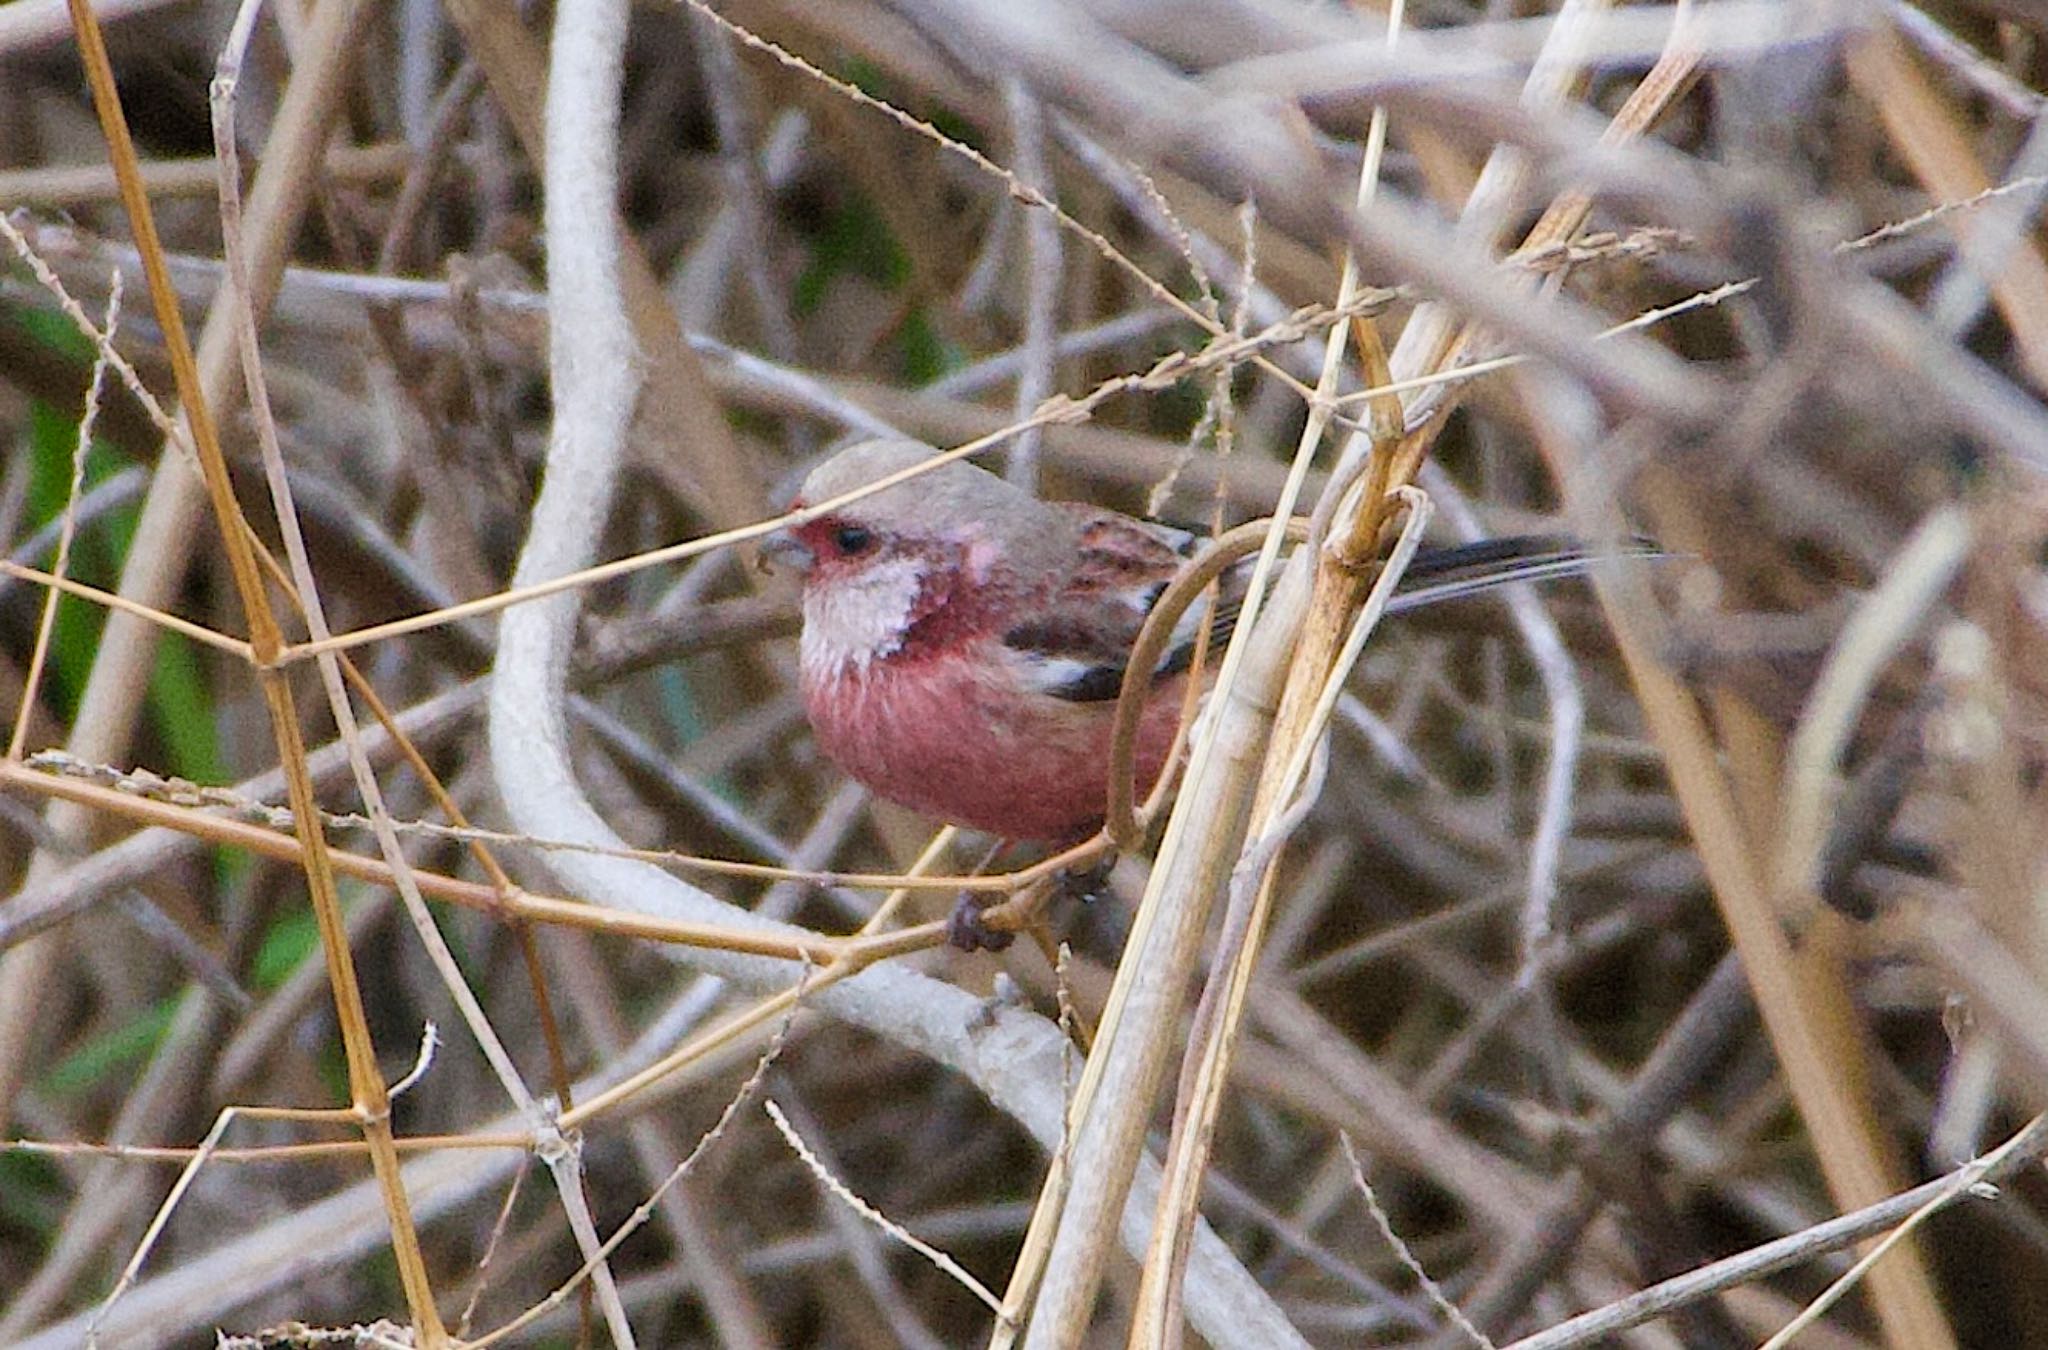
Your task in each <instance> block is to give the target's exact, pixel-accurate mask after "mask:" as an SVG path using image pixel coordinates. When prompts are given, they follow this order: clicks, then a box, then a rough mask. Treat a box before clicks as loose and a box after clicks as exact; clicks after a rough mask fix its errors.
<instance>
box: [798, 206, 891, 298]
mask: <svg viewBox="0 0 2048 1350" xmlns="http://www.w3.org/2000/svg"><path fill="white" fill-rule="evenodd" d="M846 274H851V275H854V276H859V277H864V278H866V279H867V280H868V281H871V282H873V283H874V284H875V285H877V286H880V287H881V288H882V289H883V290H885V291H893V290H898V289H900V288H901V287H902V285H903V284H904V282H906V281H908V280H909V279H910V259H909V258H908V257H907V256H905V254H904V252H903V249H902V246H901V245H899V244H898V243H897V242H896V238H895V236H894V235H892V234H890V233H889V226H888V223H887V222H885V221H884V220H883V219H882V213H881V212H879V211H877V210H876V209H875V208H874V207H873V206H872V205H871V204H870V203H869V202H868V200H867V198H865V197H862V196H860V195H858V194H855V195H852V196H849V197H848V198H847V199H846V200H845V201H844V202H842V203H841V204H840V205H839V206H838V207H836V208H835V209H833V210H832V211H831V212H830V213H828V214H827V215H826V216H825V218H824V220H823V222H822V223H821V226H820V228H819V230H818V232H817V234H815V235H813V236H812V238H811V260H810V262H809V263H808V264H807V265H806V266H805V267H804V270H803V271H802V273H800V274H799V275H798V277H797V279H796V292H795V295H794V296H793V297H792V298H793V299H794V301H795V304H796V312H797V314H798V315H805V314H810V313H812V312H814V311H815V310H816V309H817V308H818V305H819V304H820V302H822V301H823V300H824V298H825V292H826V289H827V288H828V287H829V286H830V285H831V284H832V282H833V280H834V279H835V278H837V277H839V276H842V275H846Z"/></svg>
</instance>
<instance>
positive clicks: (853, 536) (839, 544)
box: [832, 525, 875, 557]
mask: <svg viewBox="0 0 2048 1350" xmlns="http://www.w3.org/2000/svg"><path fill="white" fill-rule="evenodd" d="M874 542H875V536H874V534H873V532H872V531H869V530H866V529H863V528H862V527H861V526H859V525H841V526H840V527H839V529H838V530H837V531H836V532H835V533H834V534H833V536H832V543H833V546H834V547H836V548H837V549H838V550H839V551H840V552H841V553H843V554H846V555H847V556H849V557H850V556H852V555H853V554H856V553H865V552H867V549H868V546H869V545H870V544H872V543H874Z"/></svg>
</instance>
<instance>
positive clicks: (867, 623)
mask: <svg viewBox="0 0 2048 1350" xmlns="http://www.w3.org/2000/svg"><path fill="white" fill-rule="evenodd" d="M924 571H925V563H924V562H923V561H922V560H920V559H917V558H889V559H885V560H883V561H880V562H876V563H873V564H871V565H869V566H867V567H864V568H862V569H860V571H859V572H857V573H855V574H854V575H852V576H846V577H839V578H836V579H835V580H834V581H832V582H831V583H830V584H828V585H824V586H809V587H806V588H805V589H804V635H803V642H802V647H801V650H802V653H803V663H804V666H805V668H806V669H809V670H815V671H819V672H829V671H835V670H840V669H843V668H844V667H846V666H849V665H851V666H855V667H863V668H864V667H865V666H866V665H867V664H868V663H869V662H870V661H874V660H877V659H879V658H881V657H884V656H887V655H889V654H890V653H891V652H893V651H895V650H897V649H898V648H899V647H901V646H902V645H903V638H904V634H905V633H906V632H907V631H908V630H909V627H910V611H911V609H912V608H913V607H914V606H915V605H916V604H917V597H918V593H919V592H920V591H922V590H923V589H924Z"/></svg>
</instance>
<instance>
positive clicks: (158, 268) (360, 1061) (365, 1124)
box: [71, 0, 447, 1350]
mask: <svg viewBox="0 0 2048 1350" xmlns="http://www.w3.org/2000/svg"><path fill="white" fill-rule="evenodd" d="M71 13H72V21H73V22H74V24H76V26H77V31H78V41H79V48H80V53H81V55H82V57H83V58H84V61H85V68H86V75H87V78H88V80H89V82H90V83H91V85H92V92H93V104H94V107H95V108H96V109H97V111H98V113H99V117H100V128H101V131H102V132H103V134H104V135H105V136H106V139H107V144H108V149H109V151H110V153H111V155H112V157H113V161H114V170H115V173H116V174H117V175H118V176H119V178H120V180H121V197H122V202H123V204H124V205H125V206H126V208H127V212H128V219H129V224H130V227H131V228H132V229H133V230H134V232H135V240H136V246H137V248H138V249H139V251H140V252H141V255H142V262H143V267H144V269H145V270H146V272H147V273H148V275H149V278H150V294H151V297H152V299H153V300H154V301H155V304H156V312H157V322H158V323H159V324H160V325H161V326H162V328H163V332H164V340H165V344H166V346H167V347H168V349H169V352H170V357H171V367H172V372H173V374H174V375H175V377H176V380H177V386H178V395H179V402H180V404H181V406H182V408H183V412H184V416H185V421H186V425H187V426H188V427H189V428H190V429H191V432H192V444H193V450H194V452H195V453H196V454H197V455H198V457H199V468H200V473H201V476H202V478H203V480H204V483H205V488H206V495H207V498H208V499H209V501H210V503H211V506H212V509H213V514H214V518H215V521H216V524H217V525H218V527H219V529H220V534H221V541H222V544H223V546H224V547H225V549H226V550H227V556H228V564H229V571H230V572H231V573H232V575H233V577H234V581H235V589H236V591H237V593H238V594H239V596H240V598H241V602H242V608H243V610H244V612H245V614H246V615H247V618H248V623H249V645H250V653H251V658H252V660H253V662H254V663H255V665H256V668H257V679H258V682H259V684H260V686H261V688H262V692H263V701H264V705H265V707H266V709H267V710H268V712H269V714H270V720H271V728H272V732H273V734H274V735H275V736H276V739H277V749H278V762H279V763H280V765H282V767H283V769H284V774H285V789H286V796H287V798H288V799H289V801H290V803H291V807H292V810H293V814H294V816H295V818H296V823H297V831H298V839H299V848H300V857H299V862H300V865H301V867H302V868H303V869H304V871H305V876H306V886H307V891H308V894H309V897H310V900H311V903H312V908H313V916H314V921H315V923H316V924H317V925H318V927H319V930H320V938H321V945H322V948H323V949H324V951H325V954H326V960H327V974H328V982H329V984H330V986H331V987H332V989H333V991H334V1004H335V1015H336V1018H337V1021H338V1022H339V1025H340V1030H341V1038H342V1047H343V1051H344V1055H345V1057H346V1060H347V1064H348V1078H349V1096H350V1107H351V1110H352V1111H353V1112H354V1114H355V1116H356V1118H357V1121H358V1124H359V1126H360V1128H361V1129H362V1131H363V1137H364V1139H365V1140H366V1141H367V1142H368V1143H369V1146H370V1161H371V1166H372V1169H373V1170H374V1171H375V1173H376V1176H377V1180H378V1184H379V1186H380V1188H381V1190H382V1193H383V1199H384V1206H385V1213H386V1215H387V1216H388V1218H389V1219H390V1223H391V1240H392V1252H393V1256H394V1258H395V1259H396V1262H397V1266H398V1273H399V1280H400V1283H401V1284H402V1285H403V1286H404V1288H405V1295H406V1302H407V1304H408V1305H409V1307H410V1309H411V1312H412V1320H413V1330H414V1334H415V1335H416V1336H417V1337H418V1338H419V1339H420V1342H421V1343H422V1344H423V1345H425V1346H426V1347H428V1350H438V1347H440V1346H441V1345H443V1344H444V1343H445V1342H446V1337H447V1333H446V1331H445V1330H444V1329H443V1327H442V1325H441V1318H440V1312H439V1310H438V1309H437V1308H436V1307H435V1306H434V1293H433V1286H432V1284H431V1282H430V1280H429V1278H428V1275H427V1269H426V1261H425V1259H424V1257H423V1255H422V1253H421V1249H420V1242H419V1234H418V1233H417V1232H416V1231H415V1230H414V1228H413V1223H412V1212H411V1206H410V1204H409V1203H408V1201H407V1199H406V1194H405V1187H404V1185H403V1183H402V1182H401V1181H400V1180H399V1176H398V1154H397V1151H396V1150H395V1149H393V1148H392V1146H391V1103H390V1099H389V1097H388V1096H387V1094H386V1090H385V1084H384V1079H383V1076H382V1074H381V1073H380V1071H379V1070H378V1067H377V1053H376V1047H375V1044H374V1042H373V1041H372V1039H371V1036H370V1027H369V1022H368V1019H367V1017H366V1015H365V1013H364V1008H363V998H362V990H361V988H360V986H359V985H358V983H357V980H356V971H355V963H354V961H353V959H352V958H351V956H350V953H349V949H348V938H347V934H346V931H345V929H344V927H343V925H342V920H341V904H340V899H339V897H338V896H337V894H336V892H335V885H334V872H333V868H332V865H331V862H330V860H329V858H328V853H327V843H326V837H325V833H324V831H323V830H322V828H321V824H320V817H319V802H318V799H317V798H316V797H315V795H314V792H313V782H312V778H311V776H310V774H309V773H308V772H307V769H306V747H305V744H304V742H303V740H302V739H301V734H300V729H299V716H298V710H297V708H296V706H295V704H294V700H293V697H292V691H291V686H290V685H289V684H288V683H287V682H286V678H285V674H284V672H283V671H282V670H280V669H278V668H277V667H276V666H275V664H274V658H275V656H276V655H277V652H278V651H279V649H280V648H281V647H282V646H283V634H282V632H281V630H280V629H279V627H278V623H277V618H276V615H275V614H274V613H273V612H272V610H271V606H270V595H269V592H268V591H267V590H266V589H265V586H264V579H263V574H262V571H261V569H260V568H259V566H258V565H257V561H256V554H255V550H254V549H253V547H252V546H251V541H250V535H249V530H248V522H247V521H246V520H245V519H244V518H243V516H242V513H241V507H240V505H239V504H238V503H237V502H236V500H235V495H234V489H233V487H232V486H231V485H230V484H229V482H228V470H227V461H226V459H225V458H224V456H223V455H222V453H221V448H220V439H219V436H218V434H217V432H216V430H215V427H214V420H213V416H214V415H213V408H212V404H211V402H210V395H209V391H208V390H207V389H206V387H205V383H204V381H203V379H202V376H201V372H200V368H199V364H198V362H197V361H196V360H195V359H194V355H193V352H192V348H191V345H190V344H189V342H188V341H187V340H186V337H185V328H184V320H183V317H182V315H180V313H179V311H178V305H177V291H176V289H175V288H174V287H172V286H171V284H170V277H169V274H168V271H167V269H166V266H165V262H164V257H163V247H162V245H161V244H160V243H159V242H158V240H157V235H156V226H155V220H154V216H153V214H152V212H151V210H150V205H149V196H148V193H147V191H146V189H145V187H144V185H143V183H142V180H141V178H140V176H139V175H138V173H137V172H136V167H137V166H136V156H135V149H134V146H133V144H132V142H131V141H130V138H129V135H128V125H127V120H126V118H125V117H124V115H123V114H122V111H121V104H120V95H119V94H118V93H117V92H116V90H115V88H114V72H113V68H112V66H111V65H110V64H109V63H108V60H107V51H106V44H105V41H104V40H103V39H102V38H101V36H100V32H99V24H98V21H97V20H96V19H95V18H94V17H93V13H92V9H91V6H90V5H89V4H87V3H85V0H72V4H71ZM321 14H322V18H323V19H329V20H330V22H331V23H332V24H333V26H334V27H335V29H337V30H338V31H337V33H336V36H337V37H338V36H339V32H345V31H346V29H347V27H349V26H351V24H352V21H353V19H354V17H355V11H354V9H353V7H352V6H351V5H350V4H347V3H341V2H337V3H334V4H333V5H332V6H331V7H329V8H326V9H323V11H322V12H321ZM330 16H331V18H330ZM333 74H334V75H336V76H337V77H338V75H339V70H338V69H336V70H334V71H333ZM216 314H221V315H224V316H225V319H224V321H223V322H222V323H221V324H219V325H218V326H211V325H210V326H209V333H212V332H220V333H223V334H231V331H232V327H233V324H232V322H231V320H232V318H233V315H232V314H231V313H228V311H225V310H216ZM222 347H223V348H225V349H226V350H229V351H231V350H232V344H231V343H230V342H228V341H227V340H226V339H223V342H222Z"/></svg>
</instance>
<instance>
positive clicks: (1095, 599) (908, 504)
mask: <svg viewBox="0 0 2048 1350" xmlns="http://www.w3.org/2000/svg"><path fill="white" fill-rule="evenodd" d="M937 453H938V452H937V451H936V450H934V449H932V447H930V446H928V445H924V444H921V443H919V442H916V441H909V440H871V441H864V442H861V443H860V444H858V445H854V446H851V447H849V448H847V449H845V450H842V451H840V452H839V453H837V454H835V455H833V456H832V457H831V458H829V459H827V460H826V461H825V462H824V463H822V464H820V465H819V466H818V467H817V468H816V469H814V470H812V472H811V474H810V476H809V477H807V478H806V479H805V480H804V485H803V489H802V491H801V492H800V493H799V495H798V497H797V500H796V502H795V503H794V505H796V506H803V505H806V504H808V503H814V502H821V501H825V500H827V499H829V498H832V497H837V496H840V495H842V494H844V493H847V492H850V491H852V490H854V489H855V488H860V487H864V486H866V485H867V484H869V483H872V482H875V481H876V480H877V479H880V478H883V477H885V476H887V475H890V474H893V473H897V472H899V471H901V470H903V469H907V468H910V467H912V466H914V465H917V464H921V463H923V462H924V461H925V460H927V459H929V458H931V457H932V456H933V455H935V454H937ZM1200 543H1201V540H1200V538H1199V537H1198V536H1196V535H1193V534H1190V533H1188V532H1186V531H1183V530H1177V529H1173V528H1171V527H1169V526H1164V525H1156V524H1152V523H1149V522H1146V521H1141V520H1136V519H1133V518H1132V517H1130V516H1126V515H1122V514H1119V513H1118V512H1115V511H1110V510H1105V509H1103V508H1100V507H1092V506H1085V505H1081V504H1079V503H1072V502H1046V501H1041V500H1039V499H1038V498H1036V497H1034V496H1032V495H1031V494H1030V493H1028V492H1026V491H1024V490H1023V489H1021V488H1018V487H1016V486H1014V485H1013V484H1011V483H1008V482H1006V481H1004V480H1003V479H1001V478H998V477H997V476H995V475H994V474H991V473H989V472H987V471H986V470H983V469H979V468H976V467H975V466H974V465H972V464H968V463H966V462H965V461H957V460H956V461H954V462H952V463H949V464H945V465H943V466H941V467H939V468H937V469H934V470H932V471H930V472H928V473H926V474H923V475H921V476H920V477H917V478H914V479H911V480H910V481H908V482H905V483H901V484H898V485H896V486H894V487H890V488H885V489H883V490H882V491H880V492H877V493H873V494H872V495H870V496H867V497H863V498H861V499H860V500H858V501H856V502H853V503H852V504H850V505H848V506H846V507H844V508H842V509H840V510H839V511H837V512H835V513H833V514H831V515H828V516H822V517H820V518H818V519H816V520H813V521H810V522H808V523H807V524H804V525H800V526H796V527H794V528H792V529H789V530H784V531H779V532H777V533H776V534H774V535H770V536H769V537H768V540H767V541H766V543H765V545H764V551H765V552H766V553H767V554H768V555H769V556H770V557H771V558H775V559H778V560H780V561H783V562H786V563H789V564H791V565H793V566H795V567H798V568H799V569H801V570H802V571H803V573H804V585H803V612H804V623H803V638H802V643H801V654H802V681H801V683H802V689H803V699H804V707H805V710H806V712H807V713H808V715H809V718H810V723H811V728H812V730H813V732H814V733H815V734H816V736H817V739H818V744H819V746H820V747H821V748H822V749H823V750H824V752H825V753H826V754H827V755H828V756H830V757H831V759H832V760H833V761H834V762H835V763H837V764H838V765H839V766H840V767H841V768H842V769H844V770H846V772H847V773H849V774H851V775H852V776H853V777H854V778H856V779H858V780H859V781H860V782H862V783H865V784H866V785H867V786H868V787H870V788H872V789H873V790H874V791H875V793H876V794H877V795H879V796H882V797H885V798H887V799H888V800H890V801H893V802H897V803H899V804H901V805H903V806H907V807H909V808H910V809H912V810H913V811H916V812H918V813H920V814H922V815H926V816H931V817H933V818H935V819H938V820H942V821H949V822H952V823H954V824H958V825H965V826H968V827H971V828H973V829H976V830H981V831H984V832H986V833H988V834H992V835H995V836H997V837H999V838H1001V839H1006V840H1013V841H1045V842H1050V843H1057V844H1067V843H1072V842H1076V841H1078V840H1079V839H1081V838H1084V837H1085V836H1086V835H1087V834H1088V833H1089V832H1090V831H1092V830H1093V829H1094V828H1095V827H1096V826H1097V825H1098V824H1099V823H1100V821H1101V819H1102V816H1103V813H1104V811H1105V809H1106V808H1107V804H1108V798H1109V740H1110V723H1111V720H1112V718H1113V716H1114V713H1115V709H1116V699H1117V691H1118V689H1119V688H1120V687H1121V685H1122V682H1123V675H1124V667H1125V664H1126V662H1127V659H1128V657H1129V655H1130V651H1131V647H1132V644H1133V643H1134V642H1135V641H1136V639H1137V636H1138V630H1139V628H1140V627H1141V626H1142V625H1143V623H1144V621H1145V616H1146V614H1147V613H1148V612H1149V611H1150V610H1151V608H1152V606H1153V604H1154V603H1155V602H1156V601H1157V600H1158V599H1159V596H1160V593H1161V592H1162V591H1164V590H1165V588H1166V585H1167V583H1168V582H1169V581H1171V580H1172V579H1173V577H1174V575H1175V574H1176V573H1177V572H1178V571H1179V570H1180V569H1181V568H1182V567H1183V566H1185V565H1186V563H1187V561H1188V559H1189V558H1190V557H1191V556H1192V555H1193V554H1194V553H1195V552H1196V551H1197V550H1198V548H1199V546H1200ZM1586 561H1587V559H1586V555H1585V554H1584V553H1583V552H1582V551H1580V550H1578V549H1576V548H1573V547H1570V546H1569V545H1561V544H1560V543H1559V541H1557V540H1556V539H1536V538H1524V539H1510V540H1499V541H1490V542H1488V543H1483V544H1478V545H1471V546H1467V547H1464V548H1451V549H1438V550H1424V551H1423V552H1422V553H1420V554H1419V555H1418V556H1417V557H1416V559H1415V560H1414V562H1413V563H1412V564H1411V566H1410V568H1409V571H1408V573H1407V576H1406V577H1405V578H1404V582H1403V585H1404V588H1405V591H1404V594H1402V595H1401V596H1400V597H1399V598H1398V599H1397V601H1396V605H1395V608H1398V609H1410V608H1415V607H1416V606H1418V605H1421V604H1427V603H1430V602H1431V601H1433V600H1439V599H1445V598H1448V597H1449V596H1452V595H1462V594H1467V593H1469V592H1471V591H1474V590H1478V589H1483V588H1484V587H1487V586H1493V585H1499V584H1501V583H1503V582H1506V581H1514V580H1533V579H1536V578H1539V577H1545V576H1555V575H1562V574H1566V573H1570V572H1575V571H1581V570H1583V569H1584V566H1585V564H1586ZM1220 608H1221V609H1222V610H1223V611H1224V612H1223V614H1222V615H1221V618H1220V620H1219V622H1221V623H1223V624H1227V623H1228V621H1229V620H1230V618H1232V617H1234V610H1233V607H1231V606H1230V605H1229V604H1228V601H1227V600H1226V603H1225V605H1224V606H1221V607H1220ZM1203 609H1204V607H1203V606H1201V605H1197V606H1195V607H1193V608H1192V609H1191V610H1190V611H1189V615H1188V617H1187V618H1185V619H1183V620H1182V623H1181V628H1182V629H1184V630H1185V631H1184V632H1176V634H1175V641H1174V643H1173V644H1172V646H1171V647H1170V648H1169V651H1168V653H1167V655H1166V656H1165V657H1164V658H1163V659H1162V660H1161V661H1160V663H1159V665H1158V667H1157V668H1156V669H1155V670H1154V671H1153V672H1152V673H1151V693H1150V695H1149V698H1148V701H1147V703H1146V706H1145V712H1144V716H1143V720H1142V722H1141V723H1140V733H1139V736H1138V744H1137V763H1136V770H1137V780H1138V791H1139V793H1140V795H1141V797H1142V795H1143V794H1144V793H1145V792H1146V791H1148V790H1149V788H1150V786H1151V785H1152V783H1153V782H1155V781H1156V780H1157V778H1158V776H1159V773H1160V771H1161V770H1162V769H1163V768H1164V767H1165V762H1166V756H1167V754H1168V752H1169V751H1170V749H1171V748H1172V742H1173V735H1174V730H1175V727H1176V724H1177V721H1178V719H1179V716H1180V712H1181V707H1182V702H1183V696H1184V695H1185V693H1186V684H1187V678H1188V669H1189V666H1190V664H1191V661H1192V656H1193V651H1194V647H1195V640H1196V638H1197V636H1198V624H1199V622H1200V615H1201V614H1202V612H1203Z"/></svg>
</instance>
